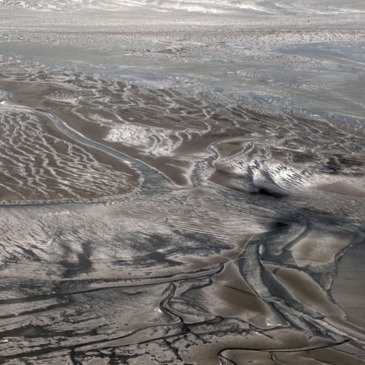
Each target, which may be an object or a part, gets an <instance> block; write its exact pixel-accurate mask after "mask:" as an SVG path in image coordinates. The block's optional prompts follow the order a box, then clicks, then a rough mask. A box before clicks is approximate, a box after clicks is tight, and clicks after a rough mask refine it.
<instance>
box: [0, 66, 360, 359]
mask: <svg viewBox="0 0 365 365" xmlns="http://www.w3.org/2000/svg"><path fill="white" fill-rule="evenodd" d="M27 67H28V66H27ZM30 75H31V76H30ZM66 85H67V86H66ZM2 87H3V88H4V89H3V90H2V91H1V93H0V95H1V97H2V99H3V102H2V104H1V105H0V113H1V128H2V134H1V150H0V151H1V156H2V170H1V174H2V177H1V186H2V189H3V190H2V191H3V193H2V194H3V195H2V200H3V204H2V207H1V209H0V215H1V221H0V232H1V241H0V250H1V279H0V318H1V322H0V335H1V340H0V360H1V362H2V363H4V364H9V365H10V364H23V363H24V364H26V363H36V364H48V363H52V362H56V363H63V364H108V363H116V364H124V363H128V364H147V363H148V364H163V363H166V362H171V363H174V364H198V365H205V364H206V365H212V364H217V365H218V364H237V365H238V364H247V363H250V362H251V363H252V362H253V363H255V362H256V363H257V362H259V363H260V364H268V365H269V364H273V363H292V362H296V363H298V365H299V364H309V363H310V364H323V363H325V364H354V365H357V364H363V363H364V345H365V332H364V329H363V328H361V327H359V326H357V325H356V323H353V322H351V321H349V320H348V319H347V316H346V312H345V311H344V310H342V309H341V308H340V307H339V306H338V305H337V304H336V302H335V301H334V299H333V297H332V293H331V289H332V286H333V283H334V281H335V273H336V270H337V263H338V260H339V258H340V257H341V256H342V255H343V254H344V253H345V252H346V250H348V249H349V248H351V247H355V246H356V245H357V244H359V243H361V242H363V239H364V229H363V224H362V222H363V221H362V220H363V213H364V210H363V195H362V194H355V195H354V194H352V195H351V199H352V203H349V202H348V201H347V200H346V199H347V196H346V193H345V192H344V191H342V194H337V193H338V192H339V191H338V189H339V187H338V186H340V185H336V184H341V181H343V180H345V179H349V178H350V179H352V180H351V181H353V182H354V183H357V184H358V187H357V189H358V190H357V192H359V191H360V192H361V191H363V190H362V189H363V186H362V185H361V184H362V176H363V174H364V170H363V166H364V164H363V144H362V141H363V136H362V134H361V133H362V131H361V130H360V129H358V130H357V131H356V134H355V133H352V132H351V128H342V127H341V124H339V123H338V122H330V121H328V120H324V119H321V118H319V117H318V118H317V119H316V120H315V122H314V121H313V120H311V119H308V118H304V117H303V116H298V115H295V114H293V115H288V114H284V113H282V114H281V115H275V114H270V113H267V114H263V113H261V114H260V113H259V112H258V111H256V110H254V108H253V107H252V108H251V109H249V108H248V105H246V104H243V103H242V102H240V101H235V100H233V99H232V100H230V99H228V98H227V99H225V98H224V96H222V98H221V100H217V99H216V98H214V96H213V95H212V94H210V93H209V92H205V93H199V92H198V93H196V94H192V93H189V92H187V91H186V90H183V89H180V90H179V89H176V88H170V89H168V88H155V89H154V88H152V87H146V86H142V85H140V84H137V83H133V82H127V81H125V82H121V81H115V80H107V79H101V78H100V77H91V76H87V77H86V76H83V75H81V74H72V73H66V72H63V73H59V74H57V73H55V74H51V73H43V72H39V73H37V71H36V70H32V72H24V73H21V72H18V74H17V75H14V74H12V73H9V72H6V70H4V72H3V76H2ZM37 89H38V90H39V94H38V95H36V94H34V90H37ZM5 90H6V91H5ZM29 90H32V92H29ZM274 136H275V138H274ZM324 183H326V184H327V185H324V186H323V187H320V184H324ZM329 185H330V186H332V187H331V188H329V187H328V186H329ZM313 186H318V187H319V190H317V191H316V190H313V189H310V187H313ZM336 186H337V188H336ZM344 194H345V195H344ZM66 199H67V200H68V201H74V202H75V203H76V202H77V203H78V204H73V203H65V202H64V201H65V200H66ZM318 199H322V202H323V204H322V206H321V207H319V206H318ZM62 200H63V203H62ZM32 201H33V202H34V203H36V202H38V203H39V201H43V203H44V204H42V205H36V204H32ZM80 202H84V203H82V204H81V203H80ZM21 203H22V204H23V205H21ZM25 203H27V204H25Z"/></svg>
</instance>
